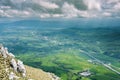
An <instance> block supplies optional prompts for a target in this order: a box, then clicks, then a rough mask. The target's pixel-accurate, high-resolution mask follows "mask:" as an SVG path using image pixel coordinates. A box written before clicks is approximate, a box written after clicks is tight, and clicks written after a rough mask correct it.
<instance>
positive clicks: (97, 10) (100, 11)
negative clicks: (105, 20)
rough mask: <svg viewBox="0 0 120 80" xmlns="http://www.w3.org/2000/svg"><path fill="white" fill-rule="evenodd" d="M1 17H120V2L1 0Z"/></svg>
mask: <svg viewBox="0 0 120 80" xmlns="http://www.w3.org/2000/svg"><path fill="white" fill-rule="evenodd" d="M0 17H39V18H51V17H53V18H58V17H63V18H73V17H85V18H91V17H92V18H93V17H115V18H118V17H120V0H0Z"/></svg>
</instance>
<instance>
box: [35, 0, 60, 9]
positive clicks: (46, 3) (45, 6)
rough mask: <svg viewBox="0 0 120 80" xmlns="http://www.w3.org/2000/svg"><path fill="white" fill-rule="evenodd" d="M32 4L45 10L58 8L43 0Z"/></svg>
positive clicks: (37, 0) (36, 0)
mask: <svg viewBox="0 0 120 80" xmlns="http://www.w3.org/2000/svg"><path fill="white" fill-rule="evenodd" d="M34 2H35V3H37V4H39V5H40V6H42V7H44V8H47V9H56V8H59V6H58V5H57V4H55V3H52V2H48V1H45V0H34Z"/></svg>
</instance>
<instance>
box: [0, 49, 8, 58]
mask: <svg viewBox="0 0 120 80" xmlns="http://www.w3.org/2000/svg"><path fill="white" fill-rule="evenodd" d="M0 53H1V54H2V56H3V58H7V54H6V51H5V49H4V47H1V48H0Z"/></svg>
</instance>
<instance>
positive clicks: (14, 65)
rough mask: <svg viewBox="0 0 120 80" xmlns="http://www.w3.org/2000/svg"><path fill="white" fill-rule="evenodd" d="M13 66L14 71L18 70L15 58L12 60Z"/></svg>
mask: <svg viewBox="0 0 120 80" xmlns="http://www.w3.org/2000/svg"><path fill="white" fill-rule="evenodd" d="M11 66H12V67H13V69H14V71H17V63H16V61H15V59H12V60H11Z"/></svg>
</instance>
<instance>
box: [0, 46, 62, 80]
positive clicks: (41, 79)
mask: <svg viewBox="0 0 120 80" xmlns="http://www.w3.org/2000/svg"><path fill="white" fill-rule="evenodd" d="M0 80H60V78H59V77H57V76H56V75H54V74H53V73H49V72H44V71H43V70H40V69H36V68H32V67H29V66H26V65H24V64H23V62H22V61H20V60H18V59H16V58H15V56H14V55H13V54H12V53H9V52H8V50H7V48H6V47H3V46H2V45H0Z"/></svg>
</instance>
